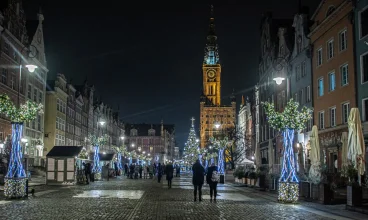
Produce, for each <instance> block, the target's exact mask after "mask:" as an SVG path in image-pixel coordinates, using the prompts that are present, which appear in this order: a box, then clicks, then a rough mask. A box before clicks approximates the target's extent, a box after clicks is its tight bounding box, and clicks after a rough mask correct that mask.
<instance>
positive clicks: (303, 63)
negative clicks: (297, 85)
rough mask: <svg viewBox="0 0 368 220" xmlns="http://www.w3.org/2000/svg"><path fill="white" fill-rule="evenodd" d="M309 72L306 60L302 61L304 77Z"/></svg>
mask: <svg viewBox="0 0 368 220" xmlns="http://www.w3.org/2000/svg"><path fill="white" fill-rule="evenodd" d="M306 74H307V69H306V66H305V61H303V62H302V77H304V76H305V75H306Z"/></svg>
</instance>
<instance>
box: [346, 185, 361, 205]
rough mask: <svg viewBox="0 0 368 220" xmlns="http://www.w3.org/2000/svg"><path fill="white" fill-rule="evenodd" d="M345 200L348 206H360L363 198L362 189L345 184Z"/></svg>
mask: <svg viewBox="0 0 368 220" xmlns="http://www.w3.org/2000/svg"><path fill="white" fill-rule="evenodd" d="M346 199H347V202H346V204H347V205H348V206H361V205H362V200H363V189H362V187H359V186H347V198H346Z"/></svg>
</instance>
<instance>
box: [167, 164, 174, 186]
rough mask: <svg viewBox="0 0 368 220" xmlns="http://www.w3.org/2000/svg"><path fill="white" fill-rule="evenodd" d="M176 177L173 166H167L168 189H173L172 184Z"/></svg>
mask: <svg viewBox="0 0 368 220" xmlns="http://www.w3.org/2000/svg"><path fill="white" fill-rule="evenodd" d="M173 177H174V167H173V165H172V164H170V163H169V164H167V165H166V180H167V187H168V188H169V189H171V182H172V179H173Z"/></svg>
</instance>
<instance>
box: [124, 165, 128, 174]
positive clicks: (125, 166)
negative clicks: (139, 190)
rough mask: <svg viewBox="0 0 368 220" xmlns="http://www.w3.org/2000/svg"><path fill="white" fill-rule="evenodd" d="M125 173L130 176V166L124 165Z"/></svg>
mask: <svg viewBox="0 0 368 220" xmlns="http://www.w3.org/2000/svg"><path fill="white" fill-rule="evenodd" d="M124 171H125V176H129V173H128V164H125V165H124Z"/></svg>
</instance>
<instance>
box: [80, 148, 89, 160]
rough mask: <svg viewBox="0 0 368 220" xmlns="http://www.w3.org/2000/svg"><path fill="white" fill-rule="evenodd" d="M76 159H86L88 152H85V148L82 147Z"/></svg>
mask: <svg viewBox="0 0 368 220" xmlns="http://www.w3.org/2000/svg"><path fill="white" fill-rule="evenodd" d="M78 158H81V159H88V152H87V150H86V148H84V147H83V149H82V150H81V152H80V153H79V155H78Z"/></svg>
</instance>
